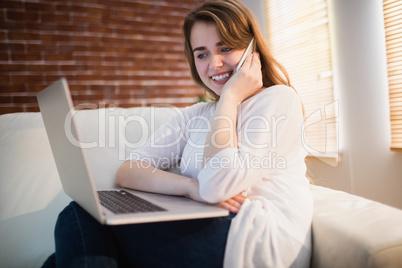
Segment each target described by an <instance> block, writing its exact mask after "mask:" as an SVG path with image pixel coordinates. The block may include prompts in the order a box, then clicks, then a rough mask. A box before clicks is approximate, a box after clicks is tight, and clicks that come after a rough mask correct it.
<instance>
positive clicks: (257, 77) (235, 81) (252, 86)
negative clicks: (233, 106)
mask: <svg viewBox="0 0 402 268" xmlns="http://www.w3.org/2000/svg"><path fill="white" fill-rule="evenodd" d="M262 86H263V82H262V71H261V61H260V57H259V54H258V53H257V52H254V53H253V54H251V55H249V56H248V57H247V58H246V60H245V61H244V63H243V66H242V67H241V68H240V69H239V71H237V72H236V73H235V74H234V75H233V76H232V77H231V78H230V79H229V81H228V82H227V83H226V84H225V86H224V88H223V90H222V94H221V99H222V98H230V99H233V98H234V99H235V100H236V101H237V102H238V103H241V102H242V101H244V100H245V99H247V98H248V97H250V96H252V95H254V94H255V93H256V92H257V91H258V90H259V89H261V87H262Z"/></svg>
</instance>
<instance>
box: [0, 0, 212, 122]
mask: <svg viewBox="0 0 402 268" xmlns="http://www.w3.org/2000/svg"><path fill="white" fill-rule="evenodd" d="M197 2H200V1H199V0H165V1H162V0H160V1H159V0H125V1H124V0H71V1H68V0H64V1H63V0H55V1H34V0H14V1H7V0H0V114H4V113H10V112H31V111H38V105H37V101H36V93H37V92H38V91H40V90H41V89H43V88H45V87H46V86H48V85H49V84H51V83H52V82H54V81H56V80H57V79H59V78H61V77H66V78H67V80H68V82H69V85H70V90H71V91H72V96H73V101H74V104H75V105H77V104H80V103H92V104H97V105H98V104H99V103H100V102H105V103H106V105H109V104H112V103H113V104H115V105H116V106H118V107H134V106H149V105H152V104H155V103H168V104H173V105H177V106H181V107H182V106H186V105H189V104H191V103H194V102H196V101H197V97H198V96H201V95H204V91H203V90H202V89H200V88H199V87H198V86H196V85H195V84H194V82H193V81H192V80H191V77H190V72H189V68H188V65H187V62H186V60H185V57H184V54H183V37H182V32H181V26H182V23H183V18H184V16H185V14H186V13H187V11H188V10H190V9H191V8H192V7H194V5H195V4H197Z"/></svg>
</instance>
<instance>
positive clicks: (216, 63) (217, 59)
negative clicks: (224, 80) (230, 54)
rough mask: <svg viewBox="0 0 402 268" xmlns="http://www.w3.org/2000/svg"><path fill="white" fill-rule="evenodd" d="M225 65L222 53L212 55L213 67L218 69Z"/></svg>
mask: <svg viewBox="0 0 402 268" xmlns="http://www.w3.org/2000/svg"><path fill="white" fill-rule="evenodd" d="M222 65H223V57H222V55H213V56H212V57H211V68H212V69H214V70H216V69H219V68H220V67H222Z"/></svg>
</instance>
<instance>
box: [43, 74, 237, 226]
mask: <svg viewBox="0 0 402 268" xmlns="http://www.w3.org/2000/svg"><path fill="white" fill-rule="evenodd" d="M37 99H38V103H39V107H40V111H41V114H42V117H43V122H44V125H45V128H46V132H47V136H48V139H49V142H50V147H51V149H52V152H53V157H54V160H55V162H56V166H57V170H58V173H59V177H60V180H61V184H62V187H63V190H64V192H65V193H66V194H67V195H68V196H70V197H71V198H72V199H73V200H74V201H75V202H77V203H78V204H79V205H80V206H81V207H82V208H84V209H85V210H86V211H87V212H88V213H89V214H91V215H92V216H93V217H94V218H95V219H97V220H98V221H99V222H100V223H101V224H107V225H116V224H133V223H147V222H160V221H173V220H187V219H200V218H210V217H222V216H227V215H228V214H229V212H228V211H227V210H225V209H222V208H220V207H218V206H216V205H211V204H205V203H200V202H197V201H194V200H192V199H190V198H187V197H181V196H170V195H163V194H155V193H148V192H141V191H135V190H130V189H123V188H119V187H118V186H116V187H115V188H113V189H107V190H103V189H102V190H100V191H97V189H96V184H95V181H96V178H94V176H93V172H92V170H91V167H90V165H89V161H88V157H87V154H86V151H85V150H84V149H83V148H82V146H76V144H73V143H71V142H70V141H69V139H68V137H67V135H66V131H65V124H68V125H71V133H72V134H73V135H74V136H75V138H76V140H78V141H81V142H82V139H81V135H80V131H79V129H78V128H77V126H78V124H77V122H76V119H75V117H74V116H72V113H73V112H74V108H73V102H72V99H71V94H70V90H69V87H68V84H67V80H66V79H65V78H62V79H60V80H58V81H56V82H55V83H54V84H52V85H50V86H49V87H47V88H45V89H44V90H42V91H41V92H39V93H38V95H37ZM116 157H117V156H116ZM110 180H114V178H110ZM122 199H123V201H121V200H122ZM119 200H120V201H119ZM119 202H120V203H122V204H121V205H119V204H118V203H119ZM138 207H139V208H138Z"/></svg>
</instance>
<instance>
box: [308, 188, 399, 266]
mask: <svg viewBox="0 0 402 268" xmlns="http://www.w3.org/2000/svg"><path fill="white" fill-rule="evenodd" d="M311 190H312V191H311V192H312V194H313V198H314V214H313V260H312V266H313V267H402V211H401V210H399V209H396V208H393V207H389V206H386V205H384V204H380V203H378V202H374V201H371V200H367V199H365V198H361V197H357V196H355V195H351V194H348V193H345V192H342V191H335V190H331V189H328V188H324V187H319V186H312V187H311Z"/></svg>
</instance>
